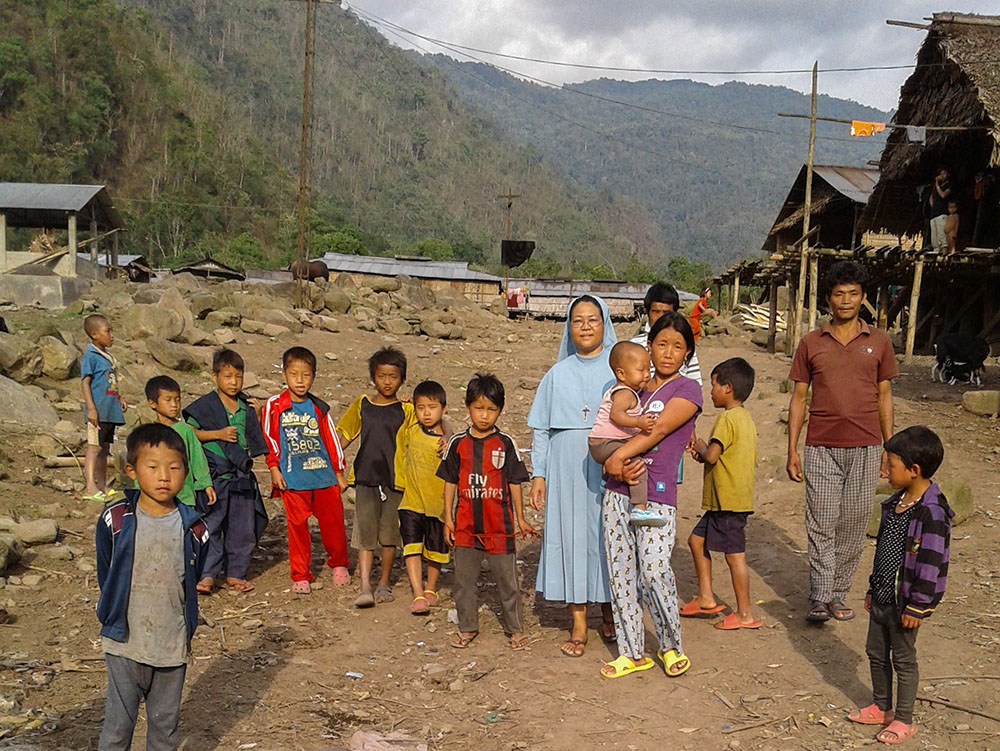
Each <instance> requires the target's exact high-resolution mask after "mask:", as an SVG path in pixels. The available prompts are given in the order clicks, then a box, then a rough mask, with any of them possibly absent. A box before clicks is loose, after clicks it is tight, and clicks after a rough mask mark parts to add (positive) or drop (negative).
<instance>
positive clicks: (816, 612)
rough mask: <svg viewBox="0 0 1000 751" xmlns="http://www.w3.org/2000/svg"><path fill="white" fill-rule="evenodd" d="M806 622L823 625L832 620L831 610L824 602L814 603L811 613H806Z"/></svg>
mask: <svg viewBox="0 0 1000 751" xmlns="http://www.w3.org/2000/svg"><path fill="white" fill-rule="evenodd" d="M806 620H807V621H809V622H810V623H823V622H824V621H828V620H830V610H829V608H827V606H826V605H824V604H823V603H822V602H813V604H812V607H811V608H810V609H809V612H808V613H806Z"/></svg>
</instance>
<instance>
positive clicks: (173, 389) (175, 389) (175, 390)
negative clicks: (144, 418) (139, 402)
mask: <svg viewBox="0 0 1000 751" xmlns="http://www.w3.org/2000/svg"><path fill="white" fill-rule="evenodd" d="M145 391H146V399H147V400H149V401H151V402H156V401H159V399H160V394H162V393H163V392H164V391H166V392H167V393H168V394H179V393H181V385H180V384H179V383H177V381H175V380H174V379H173V378H171V377H170V376H168V375H158V376H153V377H152V378H150V379H149V380H148V381H146V389H145Z"/></svg>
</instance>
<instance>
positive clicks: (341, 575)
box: [333, 566, 351, 587]
mask: <svg viewBox="0 0 1000 751" xmlns="http://www.w3.org/2000/svg"><path fill="white" fill-rule="evenodd" d="M350 583H351V572H350V571H348V570H347V566H336V567H334V569H333V586H335V587H346V586H347V585H348V584H350Z"/></svg>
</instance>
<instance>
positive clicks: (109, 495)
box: [104, 490, 125, 503]
mask: <svg viewBox="0 0 1000 751" xmlns="http://www.w3.org/2000/svg"><path fill="white" fill-rule="evenodd" d="M124 499H125V494H124V493H123V492H122V491H120V490H112V491H110V492H105V493H104V502H105V503H114V502H115V501H121V500H124Z"/></svg>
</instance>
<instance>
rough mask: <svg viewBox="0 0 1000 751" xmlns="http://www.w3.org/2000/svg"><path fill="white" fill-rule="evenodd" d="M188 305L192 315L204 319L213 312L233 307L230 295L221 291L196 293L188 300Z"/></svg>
mask: <svg viewBox="0 0 1000 751" xmlns="http://www.w3.org/2000/svg"><path fill="white" fill-rule="evenodd" d="M187 304H188V308H189V309H190V311H191V315H193V316H194V317H195V318H198V319H202V318H205V317H206V316H207V315H208V314H209V313H211V312H213V311H216V310H222V309H223V308H229V307H232V304H233V301H232V298H231V297H230V296H229V295H227V294H225V293H223V292H221V291H219V292H217V291H215V290H211V291H204V292H196V293H195V294H193V295H191V297H189V298H188V301H187Z"/></svg>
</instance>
